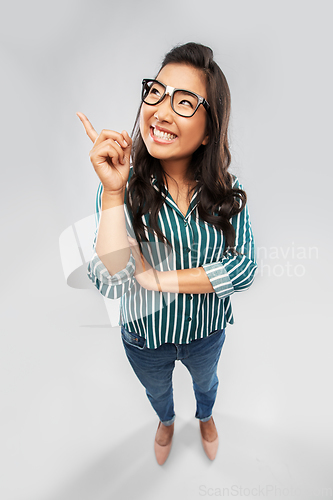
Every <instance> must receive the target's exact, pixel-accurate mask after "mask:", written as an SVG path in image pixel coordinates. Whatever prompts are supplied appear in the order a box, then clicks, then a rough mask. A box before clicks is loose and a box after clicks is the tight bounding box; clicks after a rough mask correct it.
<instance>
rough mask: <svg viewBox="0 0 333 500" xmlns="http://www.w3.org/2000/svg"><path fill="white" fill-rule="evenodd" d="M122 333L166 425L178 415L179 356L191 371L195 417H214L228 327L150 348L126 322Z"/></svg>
mask: <svg viewBox="0 0 333 500" xmlns="http://www.w3.org/2000/svg"><path fill="white" fill-rule="evenodd" d="M121 337H122V341H123V344H124V347H125V352H126V356H127V358H128V360H129V362H130V364H131V366H132V368H133V370H134V372H135V374H136V376H137V377H138V379H139V380H140V382H141V383H142V385H143V386H144V387H145V389H146V394H147V397H148V399H149V401H150V403H151V405H152V407H153V408H154V410H155V412H156V413H157V415H158V417H159V419H160V421H161V422H162V423H163V424H164V425H171V424H172V423H173V422H174V420H175V418H176V415H175V412H174V404H173V388H172V372H173V369H174V367H175V361H176V360H180V361H181V362H182V363H183V365H185V366H186V368H187V369H188V371H189V372H190V374H191V377H192V381H193V389H194V395H195V399H196V404H197V408H196V414H195V417H196V418H198V419H199V420H201V421H202V422H206V421H207V420H209V419H210V417H211V415H212V408H213V406H214V403H215V399H216V394H217V387H218V384H219V380H218V378H217V364H218V361H219V358H220V354H221V350H222V346H223V343H224V340H225V330H224V329H223V330H216V331H215V332H212V333H211V334H210V335H209V336H208V337H206V338H203V339H198V340H193V341H192V342H191V343H190V344H171V343H167V344H162V345H161V346H159V347H158V348H157V349H148V348H147V347H146V340H145V338H144V337H140V336H138V335H137V334H136V333H132V332H129V331H128V330H126V329H125V328H124V327H123V326H121Z"/></svg>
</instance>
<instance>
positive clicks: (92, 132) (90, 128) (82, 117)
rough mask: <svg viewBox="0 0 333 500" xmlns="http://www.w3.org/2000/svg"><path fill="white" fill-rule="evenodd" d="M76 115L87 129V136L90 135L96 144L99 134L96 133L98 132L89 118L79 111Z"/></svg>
mask: <svg viewBox="0 0 333 500" xmlns="http://www.w3.org/2000/svg"><path fill="white" fill-rule="evenodd" d="M76 114H77V116H78V117H79V118H80V120H81V122H82V124H83V126H84V128H85V131H86V132H87V135H88V137H89V139H91V140H92V142H95V140H96V139H97V137H98V133H97V132H96V130H95V129H94V127H93V126H92V125H91V123H90V121H89V120H88V118H87V117H86V115H84V114H83V113H81V112H80V111H78V112H77V113H76Z"/></svg>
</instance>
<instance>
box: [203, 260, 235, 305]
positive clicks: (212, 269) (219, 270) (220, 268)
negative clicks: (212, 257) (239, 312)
mask: <svg viewBox="0 0 333 500" xmlns="http://www.w3.org/2000/svg"><path fill="white" fill-rule="evenodd" d="M202 267H203V268H204V270H205V272H206V274H207V276H208V279H209V281H210V282H211V284H212V287H213V288H214V291H215V293H216V295H217V296H218V298H219V299H224V298H225V297H228V296H229V295H232V294H233V293H234V291H235V289H234V287H233V284H232V282H231V280H230V277H229V274H228V273H227V270H226V268H225V267H224V265H223V264H221V262H211V263H210V264H203V266H202Z"/></svg>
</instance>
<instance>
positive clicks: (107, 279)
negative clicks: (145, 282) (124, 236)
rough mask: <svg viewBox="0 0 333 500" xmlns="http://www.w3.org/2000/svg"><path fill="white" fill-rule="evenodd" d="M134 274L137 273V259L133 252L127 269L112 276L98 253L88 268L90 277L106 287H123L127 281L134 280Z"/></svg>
mask: <svg viewBox="0 0 333 500" xmlns="http://www.w3.org/2000/svg"><path fill="white" fill-rule="evenodd" d="M134 272H135V259H134V257H133V255H132V252H131V255H130V258H129V260H128V262H127V265H126V267H125V269H121V270H120V271H118V272H117V273H116V274H113V275H112V276H111V274H110V273H109V271H108V270H107V269H106V267H105V266H104V264H103V262H102V261H101V259H100V258H99V257H98V255H97V253H96V252H95V253H94V255H93V258H92V259H91V261H90V262H89V266H88V275H89V277H90V278H91V279H93V278H94V277H96V278H97V279H98V280H99V281H100V282H101V283H104V284H106V285H122V284H123V283H126V282H127V281H129V280H131V279H132V278H133V276H134Z"/></svg>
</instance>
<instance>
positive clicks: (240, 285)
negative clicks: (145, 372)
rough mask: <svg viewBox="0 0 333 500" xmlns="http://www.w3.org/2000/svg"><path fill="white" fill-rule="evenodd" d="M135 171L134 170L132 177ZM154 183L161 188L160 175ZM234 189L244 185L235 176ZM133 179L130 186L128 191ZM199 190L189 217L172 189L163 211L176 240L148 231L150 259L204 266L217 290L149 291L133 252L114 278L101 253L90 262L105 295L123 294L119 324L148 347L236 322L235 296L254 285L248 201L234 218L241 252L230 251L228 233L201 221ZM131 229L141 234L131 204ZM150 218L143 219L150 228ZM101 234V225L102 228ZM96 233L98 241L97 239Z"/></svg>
mask: <svg viewBox="0 0 333 500" xmlns="http://www.w3.org/2000/svg"><path fill="white" fill-rule="evenodd" d="M132 173H133V168H132V167H131V169H130V175H129V179H130V178H131V175H132ZM151 182H152V185H153V186H154V188H155V189H157V190H158V189H159V187H158V185H157V180H156V178H154V177H152V179H151ZM233 187H236V188H238V187H240V188H241V185H240V184H239V182H238V179H237V178H234V183H233ZM127 188H128V182H127V185H126V191H127ZM102 189H103V186H102V184H100V186H99V188H98V192H97V197H96V215H97V223H98V220H99V213H100V211H101V195H102ZM197 195H198V190H195V192H194V193H193V196H192V199H191V203H190V205H189V208H188V211H187V213H186V216H184V215H183V214H182V212H181V211H180V210H179V208H178V206H177V204H176V203H175V202H174V200H173V199H172V197H171V195H170V193H168V192H167V194H166V196H165V195H164V198H165V201H164V203H163V205H162V208H161V210H160V212H159V214H158V223H159V227H160V229H161V231H162V232H163V234H164V235H165V236H166V237H167V238H168V240H169V241H170V242H171V244H172V250H171V249H170V247H169V246H168V245H166V244H164V243H162V242H161V241H160V240H158V238H157V236H155V235H154V234H152V233H150V232H148V231H146V236H147V238H148V240H149V243H145V242H143V243H142V248H143V254H144V256H145V258H146V259H147V261H148V262H149V263H150V264H151V265H152V266H153V267H155V268H156V269H157V270H158V271H174V270H177V269H188V268H195V267H203V268H204V270H205V272H206V274H207V276H208V278H209V280H210V282H211V284H212V286H213V288H214V292H212V293H201V294H186V293H168V292H158V291H152V290H147V289H145V288H143V287H141V286H140V285H139V283H138V282H137V280H136V278H135V276H134V272H135V260H134V257H133V255H132V253H131V255H130V258H129V261H128V263H127V265H126V268H125V269H123V270H121V271H119V272H117V273H116V274H114V275H113V276H111V275H110V274H109V272H108V270H107V269H106V268H105V266H104V265H103V263H102V262H101V260H100V259H99V257H98V255H97V254H96V253H94V254H93V257H92V260H91V261H90V262H89V265H88V276H89V278H90V279H91V281H92V282H93V283H94V285H95V286H96V287H97V289H98V290H99V291H100V293H101V294H102V295H104V296H105V297H108V298H110V299H116V298H118V297H121V301H120V304H121V305H120V312H121V314H120V316H121V317H120V320H119V325H123V326H124V327H125V328H126V330H129V331H130V332H135V333H136V334H137V335H139V336H142V337H144V338H145V339H146V347H147V348H149V349H156V348H157V347H159V346H160V345H161V344H163V343H166V342H171V343H174V344H188V343H190V342H191V341H192V340H196V339H199V338H204V337H207V336H208V335H209V334H210V333H211V332H213V331H215V330H219V329H222V328H225V326H226V324H227V323H231V324H232V323H233V322H234V319H233V314H232V307H231V301H230V296H231V295H232V294H233V293H234V292H240V291H242V290H246V289H247V288H249V286H250V285H251V283H252V282H253V279H254V274H255V270H256V268H257V264H256V257H255V247H254V239H253V234H252V229H251V222H250V218H249V212H248V207H247V205H246V206H245V208H244V210H242V212H241V213H240V214H238V215H236V216H234V217H233V218H232V219H231V223H232V224H233V226H234V228H235V231H236V240H235V247H236V250H237V251H238V254H237V255H234V254H233V253H231V252H229V251H228V252H226V253H224V246H225V244H224V238H223V232H222V231H220V230H219V229H217V228H215V227H214V226H212V225H210V224H207V222H205V221H203V220H201V219H199V215H198V202H197V201H196V200H197ZM124 211H125V218H126V227H127V232H128V234H129V235H130V236H132V237H133V238H135V234H134V231H133V228H132V218H131V215H130V214H129V210H128V208H127V206H126V194H125V205H124ZM148 216H149V214H145V215H144V216H143V222H144V224H145V225H147V226H148ZM96 234H97V229H96ZM96 234H95V242H96Z"/></svg>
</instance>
